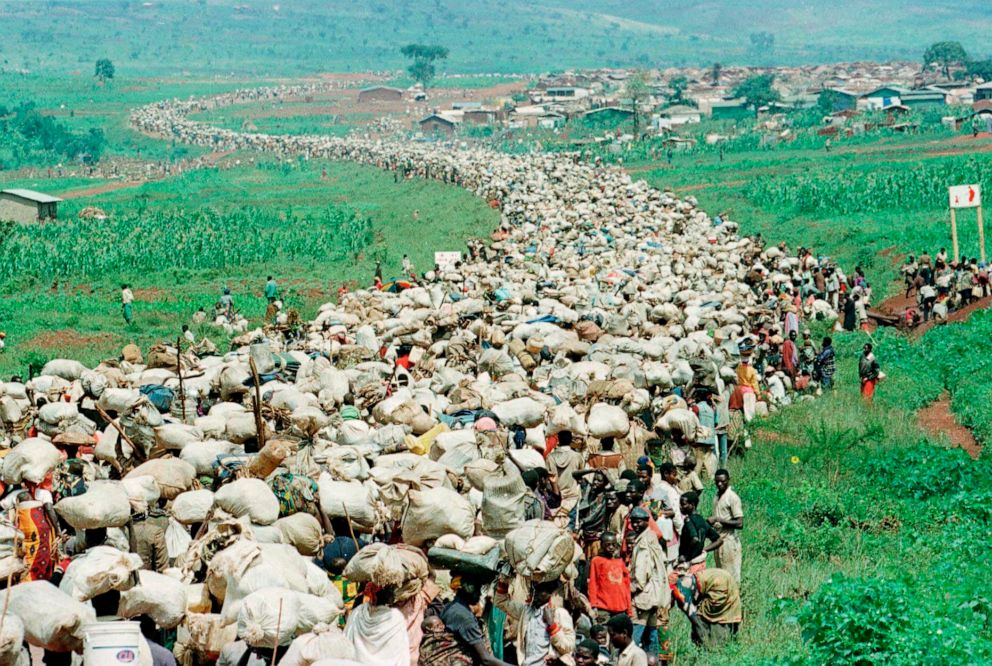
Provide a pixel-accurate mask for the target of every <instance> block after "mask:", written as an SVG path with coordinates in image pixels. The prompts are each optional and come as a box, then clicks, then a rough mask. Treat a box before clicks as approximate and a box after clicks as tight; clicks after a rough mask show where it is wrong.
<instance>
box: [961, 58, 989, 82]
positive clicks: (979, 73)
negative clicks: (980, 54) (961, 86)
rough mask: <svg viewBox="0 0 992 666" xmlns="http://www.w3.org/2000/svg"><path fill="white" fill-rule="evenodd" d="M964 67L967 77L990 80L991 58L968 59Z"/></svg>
mask: <svg viewBox="0 0 992 666" xmlns="http://www.w3.org/2000/svg"><path fill="white" fill-rule="evenodd" d="M964 67H965V74H967V75H968V76H969V77H971V78H973V79H981V80H983V81H992V60H970V61H968V63H967V64H966V65H965V66H964Z"/></svg>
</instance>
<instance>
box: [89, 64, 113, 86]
mask: <svg viewBox="0 0 992 666" xmlns="http://www.w3.org/2000/svg"><path fill="white" fill-rule="evenodd" d="M93 75H94V76H96V78H97V79H99V80H100V83H105V82H107V81H109V80H110V79H112V78H114V63H112V62H110V58H100V59H99V60H97V61H96V71H95V72H94V73H93Z"/></svg>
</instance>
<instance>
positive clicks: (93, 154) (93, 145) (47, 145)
mask: <svg viewBox="0 0 992 666" xmlns="http://www.w3.org/2000/svg"><path fill="white" fill-rule="evenodd" d="M0 135H3V137H4V139H3V142H2V143H0V170H3V169H9V168H14V167H18V166H20V165H22V164H31V163H38V162H47V163H51V162H61V161H62V160H69V161H76V160H78V161H80V162H82V163H85V164H93V163H95V162H98V161H99V160H100V155H101V153H103V150H104V148H105V147H106V145H107V140H106V137H104V134H103V130H101V129H99V128H96V127H91V128H89V129H88V130H87V131H86V132H78V133H77V132H72V131H70V130H69V128H68V127H66V125H65V124H63V123H60V122H58V121H57V120H55V119H54V118H52V117H50V116H43V115H42V114H40V113H38V111H37V109H36V108H35V105H34V104H33V103H31V102H22V103H21V104H18V105H17V106H16V107H15V108H13V109H7V108H6V107H3V106H0Z"/></svg>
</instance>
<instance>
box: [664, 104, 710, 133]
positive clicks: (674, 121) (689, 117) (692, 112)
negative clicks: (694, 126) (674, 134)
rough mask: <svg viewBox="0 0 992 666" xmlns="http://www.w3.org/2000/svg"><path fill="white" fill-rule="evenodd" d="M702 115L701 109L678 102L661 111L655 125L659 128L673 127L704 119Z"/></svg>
mask: <svg viewBox="0 0 992 666" xmlns="http://www.w3.org/2000/svg"><path fill="white" fill-rule="evenodd" d="M702 117H703V116H702V113H700V111H699V109H697V108H694V107H691V106H686V105H683V104H678V105H675V106H670V107H668V108H667V109H662V110H661V111H659V112H658V119H657V122H656V123H655V126H656V128H657V129H671V128H672V127H678V126H680V125H688V124H690V123H698V122H700V121H701V120H702Z"/></svg>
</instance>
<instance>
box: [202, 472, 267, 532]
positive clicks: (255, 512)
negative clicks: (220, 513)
mask: <svg viewBox="0 0 992 666" xmlns="http://www.w3.org/2000/svg"><path fill="white" fill-rule="evenodd" d="M214 501H215V502H216V503H217V506H219V507H220V508H221V509H223V510H224V511H226V512H228V513H229V514H231V515H232V516H234V517H235V518H241V517H242V516H248V518H249V519H250V520H251V522H252V523H255V524H256V525H271V524H272V523H274V522H276V519H277V518H279V500H277V499H276V496H275V495H273V494H272V490H271V489H270V488H269V486H267V485H266V483H265V481H262V480H261V479H237V480H235V481H232V482H231V483H229V484H227V485H226V486H224V487H222V488H221V489H220V490H218V491H217V492H216V494H215V495H214Z"/></svg>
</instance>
